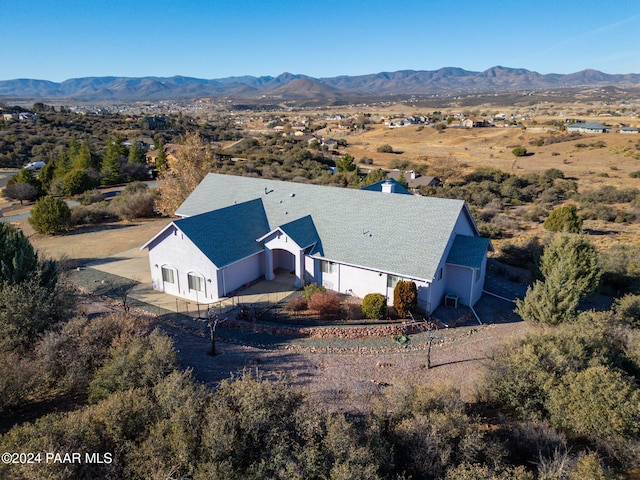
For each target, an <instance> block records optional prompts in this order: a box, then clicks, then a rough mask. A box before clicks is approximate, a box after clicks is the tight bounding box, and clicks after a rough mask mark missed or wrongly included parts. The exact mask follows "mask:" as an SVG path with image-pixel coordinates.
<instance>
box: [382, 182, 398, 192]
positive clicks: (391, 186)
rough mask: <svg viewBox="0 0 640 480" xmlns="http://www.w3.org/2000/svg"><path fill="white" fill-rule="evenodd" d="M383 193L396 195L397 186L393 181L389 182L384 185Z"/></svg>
mask: <svg viewBox="0 0 640 480" xmlns="http://www.w3.org/2000/svg"><path fill="white" fill-rule="evenodd" d="M382 191H383V192H384V193H395V191H396V184H395V183H393V182H392V181H391V180H387V181H385V182H384V183H383V184H382Z"/></svg>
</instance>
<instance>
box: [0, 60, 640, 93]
mask: <svg viewBox="0 0 640 480" xmlns="http://www.w3.org/2000/svg"><path fill="white" fill-rule="evenodd" d="M604 85H607V86H640V74H635V73H632V74H616V75H610V74H607V73H603V72H599V71H597V70H583V71H581V72H576V73H571V74H566V75H562V74H547V75H542V74H540V73H537V72H533V71H530V70H526V69H523V68H507V67H501V66H496V67H492V68H489V69H488V70H485V71H484V72H472V71H468V70H464V69H462V68H453V67H446V68H441V69H439V70H433V71H416V70H401V71H397V72H381V73H375V74H370V75H357V76H347V75H342V76H338V77H331V78H312V77H309V76H307V75H296V74H292V73H283V74H281V75H278V76H277V77H270V76H263V77H252V76H242V77H228V78H221V79H213V80H204V79H199V78H191V77H182V76H175V77H166V78H163V77H142V78H128V77H86V78H74V79H70V80H65V81H64V82H61V83H55V82H50V81H47V80H31V79H17V80H5V81H0V96H7V97H27V98H37V99H75V100H79V101H135V100H170V99H180V98H197V97H209V98H215V97H232V98H240V99H242V98H244V99H250V98H258V97H262V98H264V97H273V98H282V99H287V98H291V99H302V98H308V99H322V98H327V99H329V98H340V97H354V96H384V95H407V94H413V95H429V94H455V93H457V92H459V93H482V92H496V93H502V92H508V91H517V90H541V89H557V88H570V87H591V86H604Z"/></svg>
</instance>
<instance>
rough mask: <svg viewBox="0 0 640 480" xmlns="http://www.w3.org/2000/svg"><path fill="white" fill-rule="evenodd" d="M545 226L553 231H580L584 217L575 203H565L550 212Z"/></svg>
mask: <svg viewBox="0 0 640 480" xmlns="http://www.w3.org/2000/svg"><path fill="white" fill-rule="evenodd" d="M544 228H545V229H547V230H549V231H551V232H566V233H580V232H581V231H582V218H580V216H579V215H578V209H577V208H576V206H575V205H571V204H569V205H563V206H561V207H558V208H556V209H554V210H553V211H552V212H551V213H550V214H549V216H548V217H547V219H546V220H545V221H544Z"/></svg>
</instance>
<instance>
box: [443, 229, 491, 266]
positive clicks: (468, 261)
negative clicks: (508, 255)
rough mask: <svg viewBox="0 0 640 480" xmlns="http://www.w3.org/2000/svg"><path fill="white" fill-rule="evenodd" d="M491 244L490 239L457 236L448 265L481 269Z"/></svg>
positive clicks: (450, 252) (448, 258)
mask: <svg viewBox="0 0 640 480" xmlns="http://www.w3.org/2000/svg"><path fill="white" fill-rule="evenodd" d="M489 242H490V241H489V239H488V238H482V237H470V236H467V235H456V238H455V239H454V241H453V245H452V246H451V250H450V251H449V256H448V257H447V263H449V264H451V265H459V266H461V267H470V268H476V269H480V268H481V267H482V260H483V259H484V256H485V255H486V254H487V249H488V248H489Z"/></svg>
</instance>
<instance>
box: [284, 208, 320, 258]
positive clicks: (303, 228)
mask: <svg viewBox="0 0 640 480" xmlns="http://www.w3.org/2000/svg"><path fill="white" fill-rule="evenodd" d="M280 230H282V231H283V232H284V233H286V234H287V235H288V236H289V237H290V238H291V240H293V241H294V242H296V243H297V244H298V246H299V247H300V248H308V247H310V246H312V245H314V248H313V250H312V252H313V253H320V254H322V241H321V240H320V236H319V235H318V231H317V230H316V226H315V225H314V223H313V219H312V218H311V216H310V215H307V216H306V217H302V218H299V219H298V220H294V221H293V222H289V223H285V224H284V225H280Z"/></svg>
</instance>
